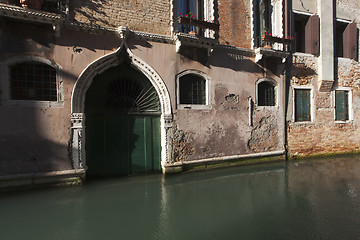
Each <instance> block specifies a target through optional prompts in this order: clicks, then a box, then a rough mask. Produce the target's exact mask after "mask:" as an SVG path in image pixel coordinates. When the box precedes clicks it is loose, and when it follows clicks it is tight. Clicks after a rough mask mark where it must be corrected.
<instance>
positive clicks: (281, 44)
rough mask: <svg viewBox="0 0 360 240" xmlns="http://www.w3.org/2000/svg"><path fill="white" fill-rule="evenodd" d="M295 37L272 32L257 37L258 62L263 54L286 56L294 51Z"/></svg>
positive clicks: (256, 51)
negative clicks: (274, 34) (277, 34)
mask: <svg viewBox="0 0 360 240" xmlns="http://www.w3.org/2000/svg"><path fill="white" fill-rule="evenodd" d="M293 41H294V38H293V37H277V36H273V35H271V33H265V34H263V35H261V36H258V37H256V38H255V53H256V62H257V61H259V60H260V59H261V58H262V56H263V55H266V56H274V57H281V58H284V57H286V56H287V55H288V54H289V52H291V51H292V46H293Z"/></svg>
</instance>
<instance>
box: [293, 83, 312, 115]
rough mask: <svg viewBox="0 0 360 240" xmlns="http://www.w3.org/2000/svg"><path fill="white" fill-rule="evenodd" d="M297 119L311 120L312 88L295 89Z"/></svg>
mask: <svg viewBox="0 0 360 240" xmlns="http://www.w3.org/2000/svg"><path fill="white" fill-rule="evenodd" d="M295 121H296V122H303V121H311V90H310V89H295Z"/></svg>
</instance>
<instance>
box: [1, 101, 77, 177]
mask: <svg viewBox="0 0 360 240" xmlns="http://www.w3.org/2000/svg"><path fill="white" fill-rule="evenodd" d="M44 111H46V109H42V108H34V107H18V106H1V108H0V122H1V126H0V132H1V136H0V175H10V174H20V173H33V172H46V171H55V170H56V171H58V170H67V169H72V166H71V162H70V159H69V157H68V146H67V144H66V142H67V139H66V138H68V134H67V133H68V132H69V126H67V125H66V124H65V121H66V122H67V120H66V118H65V119H64V118H63V117H61V114H57V115H59V116H54V115H53V113H46V112H44ZM52 112H54V111H52ZM59 119H64V120H63V121H61V120H59ZM68 122H70V120H69V121H68ZM44 125H46V126H44ZM50 137H51V138H52V139H53V140H50Z"/></svg>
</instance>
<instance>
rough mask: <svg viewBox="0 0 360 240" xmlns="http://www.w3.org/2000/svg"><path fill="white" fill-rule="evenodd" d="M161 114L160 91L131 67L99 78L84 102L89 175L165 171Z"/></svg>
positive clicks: (122, 65)
mask: <svg viewBox="0 0 360 240" xmlns="http://www.w3.org/2000/svg"><path fill="white" fill-rule="evenodd" d="M160 113H161V111H160V101H159V97H158V95H157V92H156V90H155V89H154V87H153V86H152V84H151V83H150V81H149V80H148V79H147V78H146V77H145V76H144V75H143V74H141V73H140V72H139V71H136V70H134V69H133V68H132V67H131V66H129V65H128V64H121V65H119V66H117V67H114V68H111V69H109V70H107V71H105V72H104V73H103V74H101V75H98V76H96V77H95V78H94V80H93V83H92V85H91V86H90V88H89V89H88V91H87V93H86V100H85V116H86V119H85V132H86V144H85V150H86V165H87V167H88V170H87V174H88V175H119V174H124V175H129V174H144V173H149V172H156V171H160V169H161V168H160V159H161V154H160V153H161V149H160V146H161V145H160V142H161V139H160Z"/></svg>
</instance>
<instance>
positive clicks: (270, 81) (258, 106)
mask: <svg viewBox="0 0 360 240" xmlns="http://www.w3.org/2000/svg"><path fill="white" fill-rule="evenodd" d="M263 82H268V83H270V84H271V85H273V87H274V98H275V99H274V103H275V105H274V106H260V105H259V84H260V83H263ZM255 86H256V87H255V99H256V107H257V108H274V107H278V106H279V98H278V96H279V93H278V90H279V88H278V84H277V82H276V81H275V80H274V79H272V78H260V79H258V80H257V81H256V84H255Z"/></svg>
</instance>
